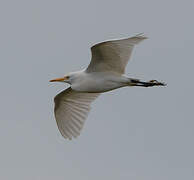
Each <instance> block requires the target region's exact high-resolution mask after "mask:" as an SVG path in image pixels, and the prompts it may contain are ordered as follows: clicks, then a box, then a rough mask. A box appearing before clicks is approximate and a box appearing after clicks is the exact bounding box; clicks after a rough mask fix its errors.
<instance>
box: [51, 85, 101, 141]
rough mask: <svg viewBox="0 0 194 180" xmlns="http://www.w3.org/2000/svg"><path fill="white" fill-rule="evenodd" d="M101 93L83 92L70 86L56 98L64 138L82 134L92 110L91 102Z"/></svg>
mask: <svg viewBox="0 0 194 180" xmlns="http://www.w3.org/2000/svg"><path fill="white" fill-rule="evenodd" d="M99 94H100V93H81V92H76V91H74V90H72V89H71V88H68V89H66V90H64V91H62V92H61V93H59V94H58V95H57V96H56V97H55V98H54V101H55V109H54V111H55V118H56V122H57V126H58V128H59V131H60V132H61V134H62V136H63V137H64V138H66V139H67V138H68V139H72V138H73V137H74V138H75V137H77V136H79V135H80V132H81V130H82V128H83V125H84V122H85V120H86V118H87V116H88V113H89V111H90V109H91V108H90V105H91V103H92V102H93V101H94V100H95V99H96V98H97V97H98V96H99Z"/></svg>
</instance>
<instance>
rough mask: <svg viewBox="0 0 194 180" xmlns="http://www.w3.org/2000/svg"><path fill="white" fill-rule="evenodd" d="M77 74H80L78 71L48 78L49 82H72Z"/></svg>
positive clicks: (76, 77) (77, 76) (77, 77)
mask: <svg viewBox="0 0 194 180" xmlns="http://www.w3.org/2000/svg"><path fill="white" fill-rule="evenodd" d="M79 74H80V73H79V72H71V73H68V74H67V75H65V76H64V77H61V78H56V79H52V80H50V82H63V83H68V84H72V83H74V82H75V81H76V80H78V79H79Z"/></svg>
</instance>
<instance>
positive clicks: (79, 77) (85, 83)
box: [71, 70, 130, 93]
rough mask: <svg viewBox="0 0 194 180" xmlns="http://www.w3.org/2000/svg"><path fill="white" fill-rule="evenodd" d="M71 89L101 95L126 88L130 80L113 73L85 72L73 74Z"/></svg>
mask: <svg viewBox="0 0 194 180" xmlns="http://www.w3.org/2000/svg"><path fill="white" fill-rule="evenodd" d="M73 76H75V79H74V78H72V81H73V83H72V85H71V88H72V89H73V90H75V91H79V92H88V93H103V92H107V91H110V90H113V89H117V88H120V87H124V86H128V85H129V83H130V78H127V77H126V76H124V75H121V74H118V73H114V72H90V73H88V72H87V71H86V70H83V71H79V72H75V73H73Z"/></svg>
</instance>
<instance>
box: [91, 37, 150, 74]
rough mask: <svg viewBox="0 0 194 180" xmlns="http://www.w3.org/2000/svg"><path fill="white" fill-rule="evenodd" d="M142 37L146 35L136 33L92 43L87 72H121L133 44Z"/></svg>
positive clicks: (123, 70) (142, 38) (123, 69)
mask: <svg viewBox="0 0 194 180" xmlns="http://www.w3.org/2000/svg"><path fill="white" fill-rule="evenodd" d="M144 39H147V37H145V36H144V35H143V34H138V35H136V36H133V37H130V38H127V39H120V40H112V41H106V42H102V43H99V44H96V45H94V46H93V47H92V48H91V52H92V60H91V62H90V64H89V66H88V68H87V72H105V71H112V72H117V73H120V74H123V73H124V72H125V67H126V65H127V63H128V61H129V58H130V56H131V53H132V50H133V48H134V45H136V44H138V43H139V42H141V41H142V40H144Z"/></svg>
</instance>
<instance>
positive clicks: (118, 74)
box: [50, 34, 165, 140]
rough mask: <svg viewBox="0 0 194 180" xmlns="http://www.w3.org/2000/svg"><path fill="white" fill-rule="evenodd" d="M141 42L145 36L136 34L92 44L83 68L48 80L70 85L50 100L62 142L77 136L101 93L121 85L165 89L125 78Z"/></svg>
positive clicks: (155, 82)
mask: <svg viewBox="0 0 194 180" xmlns="http://www.w3.org/2000/svg"><path fill="white" fill-rule="evenodd" d="M144 39H147V37H145V36H144V35H143V34H138V35H136V36H133V37H130V38H126V39H119V40H111V41H106V42H101V43H99V44H96V45H94V46H92V47H91V52H92V59H91V62H90V64H89V66H88V67H87V68H86V69H84V70H81V71H78V72H71V73H69V74H67V75H65V76H64V77H62V78H57V79H53V80H50V82H63V83H68V84H70V87H69V88H68V89H66V90H64V91H62V92H61V93H59V94H58V95H56V96H55V98H54V102H55V107H54V113H55V118H56V122H57V126H58V128H59V131H60V132H61V134H62V136H63V137H64V138H65V139H70V140H71V139H72V138H76V137H77V136H79V135H80V132H81V130H82V128H83V125H84V122H85V120H86V118H87V116H88V113H89V111H90V109H91V107H90V106H91V103H92V102H93V101H94V100H95V99H96V98H97V97H98V96H99V95H100V94H101V93H104V92H107V91H111V90H114V89H117V88H121V87H125V86H131V87H132V86H140V87H152V86H165V84H164V83H162V82H158V81H157V80H151V81H147V82H145V81H140V80H139V79H134V78H130V77H127V76H126V75H125V67H126V65H127V63H128V61H129V59H130V56H131V53H132V50H133V48H134V46H135V45H136V44H138V43H140V42H141V41H143V40H144Z"/></svg>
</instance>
